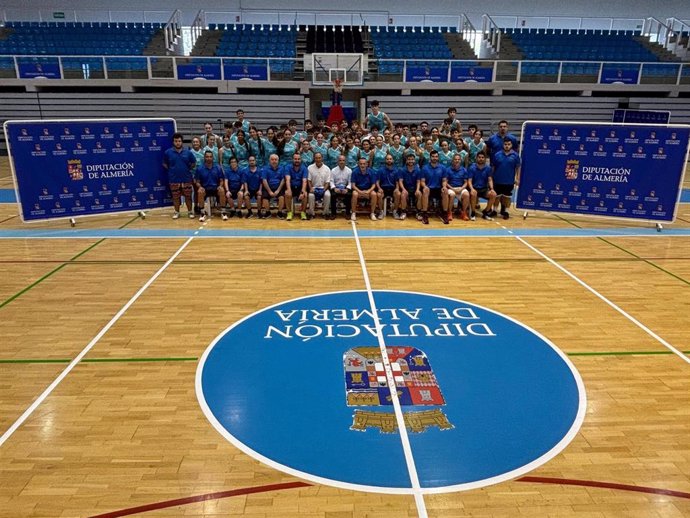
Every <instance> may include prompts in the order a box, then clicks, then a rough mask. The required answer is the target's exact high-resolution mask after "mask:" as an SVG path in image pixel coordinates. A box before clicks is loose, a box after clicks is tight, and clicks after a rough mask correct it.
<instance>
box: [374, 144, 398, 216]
mask: <svg viewBox="0 0 690 518" xmlns="http://www.w3.org/2000/svg"><path fill="white" fill-rule="evenodd" d="M376 179H377V182H378V187H379V192H380V193H381V205H382V206H383V204H384V203H385V200H386V198H390V199H391V200H393V216H394V217H395V219H400V215H399V214H398V209H399V208H400V191H399V190H398V189H396V185H397V183H398V169H397V168H396V167H395V164H394V159H393V155H391V154H390V153H388V154H386V158H385V162H384V165H383V167H380V168H379V169H378V170H377V171H376ZM381 209H383V207H381Z"/></svg>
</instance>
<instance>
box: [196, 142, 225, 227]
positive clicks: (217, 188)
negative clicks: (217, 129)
mask: <svg viewBox="0 0 690 518" xmlns="http://www.w3.org/2000/svg"><path fill="white" fill-rule="evenodd" d="M195 177H196V183H197V190H196V193H197V198H196V202H197V205H198V206H199V207H203V206H204V202H205V201H206V198H210V197H212V196H214V197H217V198H218V203H219V204H220V207H221V209H220V213H221V215H222V218H223V221H225V220H227V219H228V215H227V214H226V213H225V188H224V187H223V185H224V183H225V178H224V175H223V169H222V168H221V166H219V165H218V164H214V163H213V153H212V152H211V151H206V152H204V163H203V164H202V165H200V166H199V167H197V168H196V174H195ZM207 216H210V214H206V211H205V210H204V209H203V208H202V209H201V216H200V217H199V221H201V222H202V223H203V222H204V221H206V217H207Z"/></svg>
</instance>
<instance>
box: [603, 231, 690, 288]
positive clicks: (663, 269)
mask: <svg viewBox="0 0 690 518" xmlns="http://www.w3.org/2000/svg"><path fill="white" fill-rule="evenodd" d="M597 239H599V240H601V241H603V242H604V243H606V244H609V245H611V246H613V247H615V248H618V250H620V251H622V252H625V253H626V254H630V255H632V256H633V257H634V258H636V259H639V260H640V261H644V262H645V263H647V264H648V265H650V266H653V267H654V268H656V269H657V270H659V271H662V272H664V273H665V274H668V275H670V276H671V277H673V278H674V279H676V280H679V281H680V282H682V283H685V284H687V285H688V286H690V281H688V280H686V279H684V278H683V277H680V276H679V275H676V274H675V273H673V272H670V271H668V270H667V269H666V268H664V267H662V266H659V265H658V264H656V263H653V262H652V261H650V260H648V259H645V258H644V257H640V256H639V255H637V254H636V253H634V252H631V251H630V250H627V249H625V248H623V247H622V246H619V245H617V244H615V243H612V242H611V241H609V240H607V239H605V238H603V237H597Z"/></svg>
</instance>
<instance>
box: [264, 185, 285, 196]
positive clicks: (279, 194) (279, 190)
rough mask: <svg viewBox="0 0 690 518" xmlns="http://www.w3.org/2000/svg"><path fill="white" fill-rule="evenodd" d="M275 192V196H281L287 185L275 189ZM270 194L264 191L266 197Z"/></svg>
mask: <svg viewBox="0 0 690 518" xmlns="http://www.w3.org/2000/svg"><path fill="white" fill-rule="evenodd" d="M273 192H274V193H275V194H274V195H273V197H274V198H280V197H281V196H283V195H284V194H285V186H284V185H283V186H282V187H281V188H280V189H278V190H277V191H273ZM269 197H270V196H269V194H268V193H267V192H265V193H264V198H269Z"/></svg>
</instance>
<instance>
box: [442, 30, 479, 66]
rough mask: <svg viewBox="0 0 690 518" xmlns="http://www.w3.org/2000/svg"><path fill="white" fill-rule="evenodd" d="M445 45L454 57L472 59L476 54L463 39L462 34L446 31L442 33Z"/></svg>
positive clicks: (475, 57)
mask: <svg viewBox="0 0 690 518" xmlns="http://www.w3.org/2000/svg"><path fill="white" fill-rule="evenodd" d="M443 38H444V39H445V40H446V45H448V48H449V49H450V51H451V53H452V54H453V58H454V59H462V60H474V59H477V54H476V53H475V52H474V49H473V48H472V46H471V45H470V43H469V42H468V41H465V39H463V37H462V34H458V33H452V32H448V33H445V34H444V35H443Z"/></svg>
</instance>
